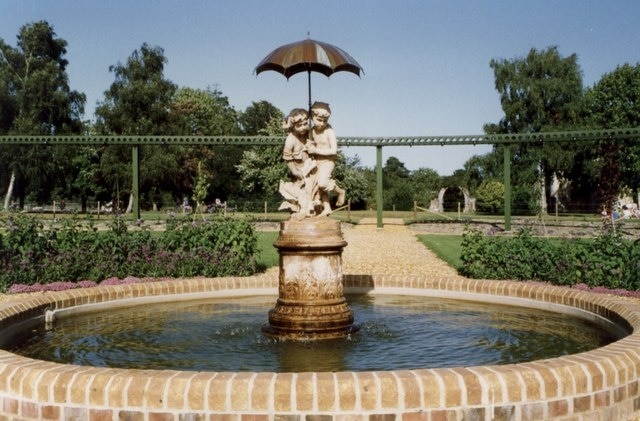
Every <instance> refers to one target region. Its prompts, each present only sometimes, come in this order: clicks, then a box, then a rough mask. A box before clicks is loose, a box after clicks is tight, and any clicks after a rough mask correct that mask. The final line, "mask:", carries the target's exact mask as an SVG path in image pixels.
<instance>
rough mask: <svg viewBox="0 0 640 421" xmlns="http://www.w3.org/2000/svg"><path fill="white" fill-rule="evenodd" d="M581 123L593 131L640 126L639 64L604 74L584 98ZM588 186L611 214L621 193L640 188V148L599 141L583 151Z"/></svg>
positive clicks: (623, 66)
mask: <svg viewBox="0 0 640 421" xmlns="http://www.w3.org/2000/svg"><path fill="white" fill-rule="evenodd" d="M584 103H585V106H584V113H585V115H584V120H585V123H586V125H587V127H590V128H593V129H614V128H624V127H638V126H640V64H636V65H635V66H631V65H629V64H624V65H622V66H618V67H617V68H616V69H615V70H614V71H613V72H610V73H607V74H605V75H604V76H603V77H602V78H601V79H600V80H599V81H598V82H597V83H596V84H595V85H594V86H593V87H591V88H588V89H587V90H586V92H585V96H584ZM584 155H585V158H584V159H585V161H586V162H588V163H589V166H588V170H589V173H590V174H591V175H592V176H593V178H592V181H591V182H590V183H588V184H590V185H591V186H593V185H597V186H598V188H597V191H598V195H599V199H600V200H601V201H602V203H603V204H604V205H605V207H606V208H608V209H609V210H611V208H612V207H613V203H614V202H615V200H616V199H617V198H618V196H619V194H620V192H621V189H622V188H623V187H624V186H626V187H628V188H631V189H635V188H638V186H639V185H640V145H638V143H637V142H633V143H631V142H624V143H622V142H620V141H617V142H613V141H607V140H602V141H600V142H598V144H597V146H596V147H595V148H593V147H591V148H588V149H586V150H585V151H584Z"/></svg>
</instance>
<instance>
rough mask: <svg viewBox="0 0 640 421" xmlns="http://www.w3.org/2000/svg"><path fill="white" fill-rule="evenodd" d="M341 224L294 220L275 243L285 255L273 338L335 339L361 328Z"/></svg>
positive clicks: (283, 225)
mask: <svg viewBox="0 0 640 421" xmlns="http://www.w3.org/2000/svg"><path fill="white" fill-rule="evenodd" d="M346 245H347V242H346V241H345V240H344V238H343V237H342V231H341V229H340V223H339V222H338V221H334V220H332V219H330V218H327V217H315V218H306V219H303V220H300V221H295V220H290V221H286V222H282V223H281V225H280V236H279V237H278V240H277V241H276V242H275V243H274V246H275V247H276V248H277V249H278V252H279V254H280V277H279V286H278V301H277V302H276V305H275V307H274V308H273V309H272V310H271V311H269V324H268V325H265V326H264V327H263V331H264V333H266V334H267V335H270V336H273V337H278V338H283V339H293V340H315V339H331V338H339V337H343V336H347V335H349V334H350V333H352V332H354V331H355V330H356V327H355V326H354V324H353V312H352V311H351V309H350V308H349V305H348V304H347V301H346V299H345V298H344V292H343V284H342V249H343V248H344V247H345V246H346Z"/></svg>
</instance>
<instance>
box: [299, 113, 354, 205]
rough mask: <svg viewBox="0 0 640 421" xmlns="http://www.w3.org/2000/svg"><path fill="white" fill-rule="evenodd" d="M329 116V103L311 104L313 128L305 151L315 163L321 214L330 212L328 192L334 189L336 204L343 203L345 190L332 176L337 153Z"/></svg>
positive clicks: (336, 142) (336, 144)
mask: <svg viewBox="0 0 640 421" xmlns="http://www.w3.org/2000/svg"><path fill="white" fill-rule="evenodd" d="M330 116H331V109H330V108H329V104H327V103H324V102H315V103H314V104H313V105H312V106H311V119H312V121H313V129H312V130H311V142H310V143H309V145H308V146H307V152H308V153H309V154H310V155H311V156H313V158H314V159H315V161H316V165H317V168H318V169H317V182H318V189H319V193H320V201H321V202H322V213H321V215H328V214H330V213H331V205H330V203H329V192H331V191H334V192H336V193H337V194H338V199H337V201H336V206H338V207H340V206H342V205H344V200H345V195H346V192H345V191H344V189H342V188H340V187H339V186H338V185H337V184H336V182H335V180H334V179H333V178H332V174H333V169H334V168H335V161H336V157H337V155H338V141H337V139H336V135H335V132H334V131H333V128H332V127H331V125H330V124H328V121H329V117H330Z"/></svg>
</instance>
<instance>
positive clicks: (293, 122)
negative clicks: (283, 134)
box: [282, 108, 309, 135]
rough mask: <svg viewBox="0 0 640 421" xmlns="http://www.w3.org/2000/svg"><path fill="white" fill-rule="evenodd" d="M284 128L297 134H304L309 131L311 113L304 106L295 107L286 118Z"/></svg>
mask: <svg viewBox="0 0 640 421" xmlns="http://www.w3.org/2000/svg"><path fill="white" fill-rule="evenodd" d="M282 128H283V129H285V130H287V131H289V132H291V133H295V134H297V135H303V134H305V133H307V132H308V131H309V114H308V113H307V110H305V109H303V108H294V109H293V110H291V112H290V113H289V115H288V116H287V117H286V118H285V119H284V123H283V124H282Z"/></svg>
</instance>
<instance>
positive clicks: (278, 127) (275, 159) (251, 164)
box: [236, 113, 288, 202]
mask: <svg viewBox="0 0 640 421" xmlns="http://www.w3.org/2000/svg"><path fill="white" fill-rule="evenodd" d="M283 119H284V114H282V113H280V115H276V116H273V117H272V118H271V120H270V121H269V123H268V124H267V125H266V127H265V128H264V129H261V131H260V132H259V134H261V135H265V136H282V139H283V144H284V138H285V137H286V133H285V131H284V129H283V128H282V121H283ZM236 169H237V170H238V173H239V174H240V186H241V188H242V190H243V192H244V193H245V194H247V195H251V196H254V197H255V196H256V195H258V196H261V197H262V198H263V200H266V201H268V202H277V201H278V200H279V194H278V185H279V182H280V180H285V179H287V177H288V170H287V167H286V165H284V163H283V161H282V146H281V145H278V146H254V147H253V148H251V149H249V150H246V151H245V152H244V153H243V154H242V159H241V160H240V163H239V164H237V165H236Z"/></svg>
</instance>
